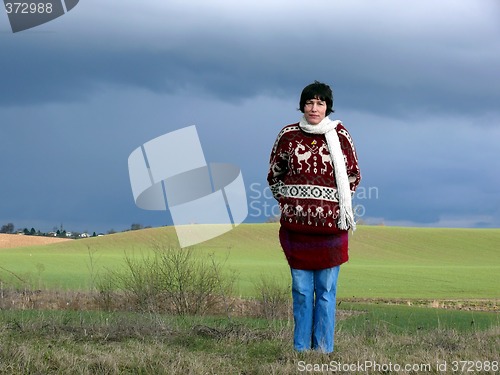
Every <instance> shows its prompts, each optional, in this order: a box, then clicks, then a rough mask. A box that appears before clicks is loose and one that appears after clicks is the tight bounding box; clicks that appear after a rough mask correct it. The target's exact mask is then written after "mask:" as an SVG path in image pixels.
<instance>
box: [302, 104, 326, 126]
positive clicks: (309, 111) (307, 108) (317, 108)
mask: <svg viewBox="0 0 500 375" xmlns="http://www.w3.org/2000/svg"><path fill="white" fill-rule="evenodd" d="M304 117H305V118H306V120H307V122H308V123H309V124H311V125H317V124H319V123H320V122H321V121H322V120H323V119H324V118H325V117H326V102H324V101H323V100H319V99H309V100H308V101H306V103H305V105H304Z"/></svg>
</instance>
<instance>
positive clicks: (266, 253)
mask: <svg viewBox="0 0 500 375" xmlns="http://www.w3.org/2000/svg"><path fill="white" fill-rule="evenodd" d="M278 229H279V227H278V225H277V224H243V225H240V226H238V227H237V228H236V229H234V230H233V231H230V232H228V233H226V234H224V235H222V236H220V237H217V238H214V239H212V240H210V241H207V242H204V243H201V244H199V245H197V246H195V249H196V250H197V251H199V252H201V253H205V254H213V255H214V256H215V257H216V258H217V259H218V260H219V261H221V262H225V265H226V267H228V268H231V269H234V270H236V271H237V272H238V275H239V277H238V282H239V293H241V294H243V295H251V294H254V293H255V291H254V290H253V285H254V283H255V281H256V280H257V279H258V278H259V277H261V275H276V277H277V278H278V279H280V280H282V281H283V282H284V283H287V282H289V270H288V266H287V264H286V260H285V258H284V256H283V254H282V251H281V248H280V245H279V242H278V238H277V232H278ZM176 243H177V240H176V235H175V231H174V228H172V227H164V228H154V229H145V230H140V231H133V232H125V233H117V234H113V235H108V236H104V237H97V238H88V239H82V240H77V241H69V242H64V243H58V244H51V245H45V246H43V247H41V246H34V247H29V248H18V249H0V264H1V265H2V267H3V268H4V269H8V270H9V271H12V272H15V273H16V274H19V275H27V276H30V277H32V278H34V279H39V280H42V281H43V283H45V284H46V285H49V286H56V287H64V288H86V287H88V285H89V283H90V280H91V279H92V278H95V276H96V274H98V273H99V272H102V271H103V270H105V269H110V268H111V269H116V268H117V267H120V266H121V265H122V264H123V257H124V254H129V255H130V254H132V255H134V256H141V254H146V253H148V252H149V251H151V249H152V248H159V249H161V250H164V251H168V246H169V245H172V246H175V245H176ZM499 244H500V229H441V228H400V227H371V226H359V228H358V230H357V231H356V232H355V234H354V235H353V236H351V242H350V261H349V262H348V263H346V264H345V265H344V266H342V270H341V273H340V279H339V297H350V298H352V297H355V298H374V297H376V298H431V299H432V298H436V299H443V298H485V299H493V298H497V299H498V298H500V288H498V285H500V249H499V246H500V245H499ZM1 277H2V273H1V271H0V279H1Z"/></svg>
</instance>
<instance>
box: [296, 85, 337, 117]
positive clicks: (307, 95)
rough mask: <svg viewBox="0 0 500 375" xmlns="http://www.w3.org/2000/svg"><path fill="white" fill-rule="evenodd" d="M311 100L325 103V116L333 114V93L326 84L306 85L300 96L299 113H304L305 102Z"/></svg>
mask: <svg viewBox="0 0 500 375" xmlns="http://www.w3.org/2000/svg"><path fill="white" fill-rule="evenodd" d="M311 99H319V100H322V101H324V102H325V103H326V115H327V116H328V115H329V114H330V113H332V112H335V111H334V110H333V92H332V89H331V88H330V86H328V85H327V84H326V83H322V82H319V81H314V83H311V84H310V85H307V86H306V87H304V89H303V90H302V94H300V108H299V109H300V112H302V113H304V106H305V105H306V102H307V101H308V100H311Z"/></svg>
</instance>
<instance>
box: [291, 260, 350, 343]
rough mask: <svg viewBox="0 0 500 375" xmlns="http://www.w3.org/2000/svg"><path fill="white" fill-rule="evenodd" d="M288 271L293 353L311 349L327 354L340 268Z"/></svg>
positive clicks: (332, 333) (332, 326)
mask: <svg viewBox="0 0 500 375" xmlns="http://www.w3.org/2000/svg"><path fill="white" fill-rule="evenodd" d="M291 270H292V297H293V319H294V321H295V328H294V333H293V345H294V347H295V350H297V351H299V352H302V351H305V350H310V349H314V350H319V351H321V352H323V353H331V352H333V345H334V328H335V310H336V297H337V279H338V276H339V270H340V266H336V267H333V268H326V269H323V270H298V269H294V268H292V269H291Z"/></svg>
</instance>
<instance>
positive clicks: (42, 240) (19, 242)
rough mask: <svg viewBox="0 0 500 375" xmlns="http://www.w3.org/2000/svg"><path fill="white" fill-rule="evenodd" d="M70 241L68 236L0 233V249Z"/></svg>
mask: <svg viewBox="0 0 500 375" xmlns="http://www.w3.org/2000/svg"><path fill="white" fill-rule="evenodd" d="M64 241H71V239H69V238H57V237H44V236H26V235H23V234H5V233H0V249H10V248H15V247H27V246H40V245H49V244H52V243H56V242H64Z"/></svg>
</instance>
